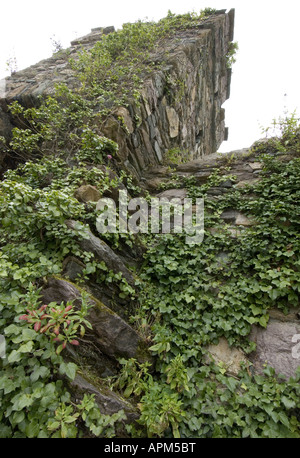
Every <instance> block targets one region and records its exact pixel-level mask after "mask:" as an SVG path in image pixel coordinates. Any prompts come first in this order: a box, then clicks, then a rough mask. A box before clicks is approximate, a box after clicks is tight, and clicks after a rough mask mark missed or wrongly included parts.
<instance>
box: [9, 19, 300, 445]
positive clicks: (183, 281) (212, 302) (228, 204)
mask: <svg viewBox="0 0 300 458" xmlns="http://www.w3.org/2000/svg"><path fill="white" fill-rule="evenodd" d="M212 13H213V11H211V10H204V12H202V13H200V15H196V14H191V13H190V14H187V15H180V16H175V15H173V14H172V13H171V12H169V14H168V16H167V17H166V18H165V19H163V20H161V21H159V23H158V24H154V23H143V22H141V21H140V22H138V23H136V24H133V25H129V24H126V25H125V26H124V28H123V30H122V31H120V32H116V33H112V34H110V35H108V36H105V37H103V40H102V41H101V42H99V43H98V44H96V46H95V47H94V49H93V50H92V51H91V52H90V53H87V52H85V51H83V52H82V53H81V55H80V56H79V59H78V60H77V61H73V62H72V63H71V65H72V66H73V68H74V69H75V71H76V72H77V75H78V79H79V82H80V84H79V86H78V88H77V90H70V89H69V88H68V87H66V86H65V85H59V86H57V89H56V93H55V95H54V96H52V97H48V98H47V99H46V100H41V104H40V106H39V107H35V108H27V109H25V108H24V107H22V106H21V105H20V104H18V103H17V102H15V103H13V104H12V105H11V108H10V109H11V112H12V113H13V115H14V116H16V117H19V126H20V127H19V128H15V129H14V131H13V137H12V140H11V143H10V145H9V148H10V150H11V152H12V154H14V155H18V156H19V157H20V160H21V162H22V163H21V164H20V165H19V166H18V167H17V168H16V169H15V170H8V171H7V172H6V173H5V175H4V178H3V180H2V182H1V183H0V204H1V205H0V214H1V226H0V247H1V249H0V285H1V290H0V311H1V318H0V334H1V335H3V336H5V339H6V356H5V358H1V359H0V394H1V405H0V436H1V437H79V436H82V435H89V436H96V437H114V436H116V435H117V432H116V431H117V428H118V425H119V423H120V422H121V423H122V425H123V426H124V425H125V419H126V418H125V414H124V412H123V411H122V410H121V411H119V412H118V413H116V414H114V415H111V416H108V415H103V414H101V412H100V410H99V407H98V405H97V404H96V402H95V398H94V396H93V395H85V396H84V397H83V398H82V399H81V400H77V399H74V398H73V397H72V393H71V390H70V389H69V388H68V383H66V382H70V381H73V380H74V378H75V376H76V373H77V372H78V365H77V364H76V363H75V362H73V361H70V360H68V359H67V358H64V355H65V354H66V348H67V347H68V345H69V346H70V345H71V346H75V347H76V346H78V344H79V345H80V343H81V340H82V338H83V337H84V334H85V332H86V329H88V328H89V327H90V323H89V322H88V321H87V316H88V298H87V297H86V298H85V297H84V295H83V301H82V307H81V308H80V309H75V308H74V307H73V303H67V304H57V303H52V304H48V305H47V306H46V304H43V303H42V302H41V290H42V288H43V286H44V284H45V282H46V281H47V277H51V276H53V275H58V274H61V272H62V269H63V261H64V259H65V258H66V257H67V256H74V257H76V258H77V259H79V260H80V261H81V262H82V264H83V265H84V266H85V268H84V269H83V272H82V278H81V280H82V281H83V280H84V281H88V280H89V279H90V278H93V279H95V278H96V283H97V284H98V285H99V286H100V287H101V285H103V284H105V283H108V284H111V283H115V284H116V286H117V287H118V288H119V295H120V297H121V298H122V299H128V301H129V300H130V298H132V297H133V296H134V294H135V291H133V289H132V288H131V287H130V286H129V285H128V284H127V283H126V281H125V279H124V278H122V275H118V274H114V273H113V272H111V271H109V269H108V268H107V266H106V265H105V263H99V262H98V261H97V260H96V259H95V258H94V256H93V254H91V253H90V252H85V251H84V250H83V249H82V248H81V245H80V243H79V240H78V238H79V239H80V238H82V239H84V238H85V237H86V236H87V230H91V231H94V232H95V221H96V204H95V203H93V202H88V203H82V202H79V201H78V200H77V199H76V198H75V197H74V192H75V190H76V189H77V188H78V187H79V186H80V185H82V184H90V185H91V186H95V187H96V188H97V189H98V190H99V192H100V193H101V194H104V193H105V192H106V191H112V190H113V189H115V188H117V187H118V186H119V185H120V184H121V183H125V184H126V185H127V187H128V188H129V190H130V191H132V194H134V195H136V194H137V193H138V192H139V191H140V190H139V188H137V187H136V186H135V185H134V183H133V181H132V177H130V176H128V175H126V174H125V173H120V174H119V177H116V178H114V179H112V178H111V174H110V172H112V169H113V164H114V163H113V162H112V160H114V158H116V156H117V151H118V146H117V144H116V143H114V142H113V141H112V140H110V139H108V138H106V137H105V136H103V134H102V131H101V123H102V121H103V117H105V116H106V115H107V114H108V113H109V112H111V110H112V109H113V108H114V107H115V106H117V105H119V104H122V105H124V104H125V105H126V103H127V102H128V100H129V97H136V100H137V103H138V89H139V87H140V84H141V81H142V78H143V77H144V74H145V73H147V72H148V71H151V68H154V67H155V66H156V65H157V64H158V63H157V62H156V63H153V62H152V61H151V53H152V51H153V49H154V48H155V46H156V44H157V43H159V40H162V39H164V38H166V37H167V36H169V35H170V34H171V33H173V31H174V30H178V29H181V28H183V27H192V26H193V25H196V24H198V23H199V21H200V20H203V19H205V17H207V15H208V14H212ZM279 126H280V127H281V130H282V131H281V136H280V137H279V138H276V139H271V140H270V141H269V142H268V143H265V144H263V145H260V146H259V147H257V148H255V149H254V151H253V154H256V155H257V160H259V161H261V163H262V166H263V169H262V170H263V172H262V174H261V177H260V180H259V181H258V182H257V183H255V184H253V185H251V186H248V187H246V188H237V187H235V186H233V187H232V188H231V189H230V190H229V191H228V192H227V193H226V194H224V195H222V196H219V198H218V199H211V198H210V194H209V191H210V190H211V188H212V187H214V186H216V185H218V184H220V183H222V182H224V181H225V180H227V179H228V178H230V180H232V181H233V182H234V180H235V178H234V176H233V175H229V176H228V175H227V176H224V175H221V174H220V173H218V172H213V173H212V174H211V176H210V177H209V178H208V180H207V182H206V183H205V184H203V185H201V186H196V184H195V182H194V181H193V179H186V181H184V186H185V188H187V190H188V195H189V196H190V197H191V198H194V199H195V198H197V197H204V198H205V237H204V240H203V242H202V243H201V244H200V245H199V246H189V245H187V244H186V243H185V237H184V234H182V235H181V234H177V235H175V234H166V235H160V234H159V235H155V234H154V235H151V236H147V237H146V236H145V238H144V240H143V243H144V245H145V246H146V249H147V251H146V253H145V256H144V259H143V261H144V263H143V265H142V267H141V269H140V270H139V271H138V272H136V274H137V284H136V288H137V292H138V298H136V297H135V301H136V308H135V310H134V312H133V313H132V316H131V317H130V319H131V322H134V323H138V324H139V329H138V332H140V334H141V335H143V336H145V335H146V336H147V339H148V340H150V341H151V344H150V345H151V347H150V350H151V352H152V354H153V355H154V356H155V360H156V364H155V367H153V366H150V365H149V364H148V363H140V362H138V361H137V360H135V359H133V358H132V359H129V360H125V359H122V360H120V361H119V364H120V367H121V370H120V373H119V375H118V376H117V377H111V378H110V379H108V380H107V383H108V384H109V386H110V389H112V390H115V391H118V392H119V393H121V394H122V395H123V396H124V397H125V398H126V399H128V400H130V401H132V403H133V404H135V405H136V406H137V408H138V409H139V412H140V416H139V419H138V420H137V421H136V422H135V424H126V425H125V426H124V428H126V434H127V436H128V437H176V438H177V437H182V438H191V437H193V438H202V437H206V438H210V437H296V438H299V437H300V418H299V409H300V401H299V400H300V396H299V394H300V393H299V390H300V388H299V387H300V384H299V381H300V371H299V370H298V371H297V373H296V374H295V377H294V378H291V379H289V380H286V379H284V378H283V377H281V376H280V375H278V374H275V371H274V369H273V368H271V367H268V366H267V367H266V368H265V370H264V373H263V374H260V375H258V374H254V375H253V374H252V368H251V365H250V364H248V365H247V364H245V366H244V367H242V368H241V372H240V374H239V375H238V376H235V377H233V376H231V375H229V374H228V373H227V369H226V367H224V366H223V365H222V364H216V363H215V362H211V363H209V362H208V361H207V346H208V345H209V344H217V343H218V341H219V339H220V338H221V337H225V338H226V339H227V341H228V343H229V345H234V346H236V347H239V348H241V349H242V350H243V351H244V352H245V354H248V353H250V352H251V351H253V350H254V344H253V342H250V341H249V333H250V331H251V327H252V326H253V325H254V324H255V325H258V326H261V327H266V326H267V324H268V320H269V310H270V309H271V308H278V309H280V310H282V311H284V312H286V311H288V310H289V308H292V307H299V292H300V276H299V268H300V264H299V262H300V261H299V253H300V242H299V236H298V234H299V221H300V218H299V216H300V215H299V208H300V206H299V200H300V186H299V185H300V158H299V151H300V146H299V145H300V138H299V121H298V120H297V119H296V117H295V115H293V116H292V117H290V118H286V119H285V120H284V122H283V121H282V120H281V121H279ZM175 153H177V152H175ZM282 155H284V156H287V157H288V159H289V160H287V161H282V160H281V159H280V157H281V156H282ZM173 156H174V151H170V159H172V158H173ZM184 157H185V156H184V155H183V157H182V160H184ZM228 172H230V169H228ZM227 208H236V209H237V210H239V211H242V212H243V214H245V215H247V216H248V217H250V218H253V219H254V220H255V225H253V226H251V227H249V228H247V230H245V231H243V232H242V234H241V236H239V237H238V238H234V239H233V238H232V237H231V234H230V231H229V228H228V227H227V226H226V225H225V224H224V222H223V221H222V218H221V214H222V212H223V211H224V210H225V209H227ZM67 220H75V221H77V226H76V238H75V237H74V231H73V230H72V229H70V228H69V227H68V226H67V224H66V221H67ZM212 229H213V230H212ZM97 235H99V234H97ZM103 237H104V236H103ZM105 240H106V242H107V243H108V244H109V245H110V246H111V247H113V248H115V249H118V248H119V247H120V245H121V244H122V243H125V244H127V246H129V247H132V245H133V243H134V241H135V240H133V239H132V237H131V235H130V234H125V235H120V234H107V235H106V236H105ZM224 252H225V253H226V258H225V260H224V258H222V254H224Z"/></svg>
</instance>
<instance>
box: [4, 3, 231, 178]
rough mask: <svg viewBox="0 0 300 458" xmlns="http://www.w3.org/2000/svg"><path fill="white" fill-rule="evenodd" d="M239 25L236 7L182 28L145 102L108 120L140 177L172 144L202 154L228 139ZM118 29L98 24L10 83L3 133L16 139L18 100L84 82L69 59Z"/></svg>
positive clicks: (163, 55)
mask: <svg viewBox="0 0 300 458" xmlns="http://www.w3.org/2000/svg"><path fill="white" fill-rule="evenodd" d="M233 27H234V10H231V11H230V12H229V13H228V14H226V13H225V10H222V11H218V12H217V13H216V14H215V15H213V16H210V17H209V18H208V19H206V20H205V21H203V22H201V23H199V26H198V27H193V28H191V29H188V30H182V31H180V32H178V34H177V36H176V39H174V38H173V39H170V40H169V41H167V42H166V44H165V46H164V48H163V49H161V51H160V52H159V53H157V54H156V55H154V56H153V60H154V61H162V60H163V62H164V65H163V67H162V70H160V71H157V72H155V73H154V74H153V75H152V76H151V77H149V78H148V79H147V80H146V81H145V82H144V86H143V89H142V91H141V99H140V102H141V103H140V106H139V107H138V106H137V105H136V104H135V103H132V104H131V105H130V106H129V107H127V108H124V107H120V108H119V109H118V110H116V111H115V112H114V113H112V114H111V116H110V117H109V118H108V120H107V122H106V125H105V127H104V129H103V130H104V134H105V135H107V136H108V137H109V138H111V139H113V140H115V141H116V142H117V143H118V145H119V155H120V158H119V159H120V161H121V162H122V163H123V164H124V166H125V167H126V168H127V169H129V170H131V171H132V172H133V173H134V174H135V175H137V176H138V177H139V176H140V175H141V172H142V171H143V170H145V169H147V168H148V167H149V166H153V165H155V164H160V163H162V162H163V158H164V155H165V153H166V151H168V150H170V149H172V148H180V149H183V150H186V151H188V152H189V154H190V157H191V159H195V158H198V157H201V156H203V155H207V154H210V153H213V152H215V151H216V150H217V149H218V147H219V146H220V144H221V143H222V142H223V141H224V140H226V138H227V128H226V127H225V121H224V118H225V115H224V109H223V108H222V105H223V103H224V102H225V100H226V99H227V98H228V97H229V92H230V78H231V70H230V69H229V68H228V67H227V57H226V56H227V53H228V50H229V46H230V42H231V41H232V40H233ZM113 30H114V29H113V28H111V27H108V28H106V29H102V28H98V29H92V31H91V33H90V34H89V35H87V36H85V37H82V38H80V39H77V40H75V41H73V42H72V43H71V47H70V48H69V49H67V50H65V51H61V52H59V53H57V54H55V55H53V57H51V58H49V59H46V60H43V61H41V62H39V63H37V64H36V65H33V66H31V67H29V68H27V69H25V70H22V71H20V72H18V73H16V74H14V75H12V76H11V77H9V78H7V79H6V80H5V81H4V82H3V81H2V86H1V87H2V89H1V91H0V92H1V93H0V135H3V136H4V137H5V138H6V139H9V138H10V133H11V129H12V128H13V127H14V125H15V123H16V121H15V120H14V119H13V118H12V117H11V116H10V114H9V112H8V109H7V106H8V104H9V103H10V102H12V101H13V100H18V101H19V102H20V103H22V104H23V105H24V106H26V107H30V106H34V105H36V104H37V103H38V97H39V96H40V95H44V96H45V95H51V94H52V93H53V91H54V85H55V83H59V82H65V83H66V84H67V85H68V86H70V87H74V86H75V85H76V84H78V81H77V79H76V78H75V77H74V73H73V71H72V70H71V68H70V67H69V64H68V58H69V57H75V58H76V53H78V50H79V49H81V47H84V48H86V49H89V48H91V47H92V46H93V45H94V44H95V43H96V41H98V40H100V39H101V36H102V34H103V33H110V32H112V31H113ZM120 117H122V118H123V121H124V122H123V123H120V121H119V119H118V118H120ZM124 127H125V128H124ZM2 162H3V158H2Z"/></svg>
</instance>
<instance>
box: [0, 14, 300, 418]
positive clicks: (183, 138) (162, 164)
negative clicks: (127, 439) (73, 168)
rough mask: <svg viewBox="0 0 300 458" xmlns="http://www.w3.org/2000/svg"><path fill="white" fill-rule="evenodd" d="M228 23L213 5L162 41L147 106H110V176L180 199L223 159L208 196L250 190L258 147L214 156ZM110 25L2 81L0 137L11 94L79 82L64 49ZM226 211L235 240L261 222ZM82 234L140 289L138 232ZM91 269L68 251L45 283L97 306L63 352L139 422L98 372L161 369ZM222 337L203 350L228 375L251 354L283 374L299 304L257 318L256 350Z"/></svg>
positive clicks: (225, 90) (94, 388) (106, 398)
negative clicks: (108, 237) (113, 242)
mask: <svg viewBox="0 0 300 458" xmlns="http://www.w3.org/2000/svg"><path fill="white" fill-rule="evenodd" d="M233 30H234V10H230V11H229V13H226V12H225V10H224V11H223V10H222V11H218V12H216V13H215V14H214V15H212V16H210V17H209V18H207V19H205V20H204V21H203V22H201V24H199V26H198V27H194V28H191V29H187V30H182V31H179V32H178V34H177V36H176V39H174V38H173V39H171V40H167V41H166V44H165V46H164V47H163V48H162V49H160V51H159V53H156V54H155V55H153V56H151V58H152V59H153V61H161V60H162V59H163V62H164V64H163V67H162V68H161V69H160V70H159V71H157V72H154V73H153V74H152V75H151V77H148V78H147V79H146V80H145V81H144V84H143V87H142V89H141V92H140V94H141V95H140V103H139V104H136V103H135V102H134V101H133V102H132V104H129V105H128V106H126V107H125V106H120V107H118V108H117V109H115V110H113V112H112V113H111V114H110V115H109V116H108V117H107V119H106V121H105V123H104V126H103V128H102V134H103V135H105V136H106V137H108V138H109V139H111V140H113V141H115V142H116V143H117V144H118V147H119V149H118V152H117V158H116V159H117V163H118V167H117V171H116V172H112V171H111V172H110V173H111V174H112V177H114V178H115V177H117V173H118V172H119V171H120V169H123V170H125V171H126V172H130V173H131V174H132V176H133V177H134V180H135V183H136V184H137V185H138V186H139V187H140V188H141V190H142V192H143V193H148V195H150V196H152V197H153V196H155V197H160V198H161V197H164V198H167V199H169V200H170V199H172V198H179V199H181V200H182V201H183V199H184V198H186V197H188V195H189V194H188V192H189V191H188V189H187V187H186V183H187V182H188V180H189V179H192V180H193V185H194V186H196V187H197V186H199V187H200V186H202V185H205V184H206V183H207V182H208V180H209V178H210V176H211V175H212V174H213V173H214V172H216V171H217V172H218V174H219V176H220V177H224V176H226V175H227V174H228V168H230V174H231V176H234V177H235V178H234V179H233V178H226V179H224V180H223V179H222V178H221V179H220V182H219V183H218V184H215V185H212V186H210V187H209V189H208V190H207V195H206V199H208V200H211V201H213V202H218V199H221V198H222V197H223V196H225V195H226V194H227V193H228V192H231V191H233V190H234V189H237V190H241V189H242V190H247V189H248V187H249V186H250V187H251V186H252V185H255V184H257V183H259V182H260V180H261V176H262V172H263V164H262V162H261V160H260V156H259V154H258V153H257V152H255V149H251V148H245V149H243V150H239V151H233V152H230V153H227V154H218V153H216V151H217V150H218V148H219V146H220V145H221V143H222V142H223V141H224V140H226V139H227V136H228V128H227V127H225V113H224V109H223V108H222V105H223V104H224V102H225V100H226V99H228V97H229V95H230V79H231V69H230V68H228V53H229V50H230V46H231V43H232V41H233ZM113 32H114V29H113V28H98V29H93V30H92V31H91V33H90V34H89V35H87V36H85V37H82V38H80V39H77V40H74V41H73V42H72V43H71V47H70V48H69V49H68V50H65V51H60V52H59V53H57V54H55V55H54V56H53V57H51V58H49V59H46V60H44V61H42V62H39V63H38V64H36V65H33V66H32V67H30V68H28V69H25V70H22V71H20V72H17V73H16V74H14V75H12V76H11V77H9V78H7V79H6V80H5V84H3V85H2V94H1V99H0V110H1V111H0V135H2V136H4V138H5V139H6V141H7V142H9V141H10V139H11V133H12V129H13V128H14V127H18V126H19V124H18V120H17V118H16V117H14V116H13V115H12V114H11V113H10V112H9V108H8V107H9V104H10V103H12V102H13V101H18V102H19V103H20V104H22V105H23V106H24V107H26V108H30V107H36V106H38V104H39V97H40V96H42V97H46V96H48V95H52V94H53V91H54V86H55V84H56V83H58V82H64V83H66V84H67V85H68V86H69V87H71V88H76V85H78V80H77V79H76V78H75V76H74V74H73V70H72V69H71V68H70V66H69V64H68V59H69V57H73V58H75V59H76V55H77V53H78V51H79V50H80V49H82V47H83V48H84V49H87V50H89V49H91V48H92V46H93V45H94V44H95V43H96V42H97V41H99V40H101V37H102V36H103V34H108V33H113ZM120 120H121V122H120ZM258 150H259V148H258ZM258 150H257V151H258ZM170 151H177V152H178V154H179V151H184V152H185V154H186V156H185V158H184V159H185V160H181V159H182V158H180V157H179V158H177V159H178V160H177V162H176V160H175V161H174V160H173V161H171V163H170V162H169V161H168V159H169V156H168V153H169V152H170ZM186 152H187V153H186ZM291 157H292V156H290V155H289V154H282V155H281V156H280V159H281V160H282V162H283V163H285V162H288V161H289V160H290V159H291ZM173 159H174V158H173ZM18 162H19V158H18V157H13V156H12V155H11V153H10V152H9V151H8V150H7V149H5V150H4V151H3V154H2V156H1V159H0V165H1V171H2V173H4V172H5V170H7V169H8V168H14V167H16V166H17V164H18ZM120 189H126V187H125V186H124V185H121V184H120V185H119V187H117V189H115V190H114V194H113V195H112V194H111V193H109V192H108V193H107V194H106V195H107V196H110V197H113V198H114V200H116V201H117V197H118V191H119V190H120ZM249 194H251V191H249ZM74 196H75V197H76V199H78V200H79V201H80V202H82V203H83V204H85V205H88V204H89V202H96V201H97V200H99V198H100V197H101V196H102V193H101V192H100V190H98V189H96V188H95V186H92V185H90V184H89V183H82V186H80V187H79V188H78V189H77V191H76V193H75V194H74ZM220 218H221V221H222V224H224V227H225V226H226V230H227V231H228V232H229V234H230V237H231V240H238V239H239V237H241V236H243V235H245V234H246V233H247V231H248V230H250V229H251V227H253V226H255V224H256V221H255V218H251V217H249V216H247V215H245V214H243V213H242V212H241V211H240V210H238V209H236V208H234V207H230V206H229V207H228V208H225V209H223V211H222V212H221V214H220ZM66 226H67V227H68V228H69V229H70V230H72V231H73V232H74V238H75V239H76V233H77V232H76V231H77V230H78V227H77V222H76V221H73V220H68V221H66ZM206 230H207V231H208V232H209V233H210V234H212V235H216V237H218V229H216V228H214V227H211V228H210V227H206ZM79 232H80V231H79ZM78 243H79V245H80V248H81V249H82V250H83V251H85V252H89V253H91V254H93V256H94V257H95V259H96V260H97V261H98V262H100V263H101V262H104V263H105V264H106V265H107V266H108V269H109V270H110V271H112V272H113V273H114V274H120V273H121V274H122V276H123V277H124V278H125V279H126V282H127V284H128V285H130V287H132V288H133V289H134V288H135V281H136V273H135V272H136V271H138V269H139V268H140V266H141V263H142V261H143V255H144V251H143V250H144V247H143V246H142V245H140V244H139V241H138V237H137V243H136V245H135V246H134V247H133V248H132V249H128V248H127V250H126V248H125V250H124V249H123V250H114V249H112V248H111V247H110V246H109V243H107V242H105V241H103V240H101V236H99V234H96V233H95V231H94V230H93V228H91V229H90V231H89V232H88V236H87V237H86V238H85V239H84V240H82V239H80V237H78ZM217 258H218V259H217V262H218V266H219V268H220V269H223V268H224V269H227V268H228V253H227V252H226V247H224V251H220V252H219V253H218V256H217ZM84 268H85V265H84V264H83V263H82V262H81V261H80V260H79V259H78V258H76V256H68V257H66V259H65V260H64V263H63V269H62V271H61V272H60V274H59V275H57V276H51V277H49V278H47V279H46V280H45V284H44V286H43V290H42V300H43V303H45V304H49V303H51V302H57V303H61V302H65V303H66V302H68V301H74V303H75V304H77V305H78V306H79V304H80V303H81V297H82V294H85V293H88V295H89V303H90V304H91V305H93V307H92V308H91V309H90V312H89V320H90V322H91V323H92V330H89V331H88V332H87V337H86V339H84V341H83V342H82V343H81V345H80V346H79V347H78V348H76V349H74V348H68V350H67V356H66V358H67V360H71V361H76V362H77V363H79V364H80V367H81V371H80V373H77V376H76V378H75V379H74V380H73V382H71V383H70V385H71V386H70V389H71V390H72V392H74V393H76V394H75V395H76V396H79V397H80V396H82V395H83V393H87V392H88V393H91V394H94V395H95V396H96V398H95V399H96V401H97V403H98V405H99V407H100V410H101V412H103V413H104V414H109V415H111V414H113V413H115V412H118V411H120V410H121V409H123V410H124V412H125V414H126V415H127V421H128V422H129V423H130V422H134V421H136V420H137V419H138V418H139V411H138V408H137V406H136V405H135V404H132V403H131V402H129V401H128V400H125V398H123V397H122V396H121V395H120V394H118V393H116V392H113V391H111V390H109V389H108V388H107V387H105V385H102V384H101V379H102V378H106V377H117V376H118V372H119V370H120V367H119V364H118V361H119V359H120V358H125V359H130V358H134V359H136V360H137V361H138V362H139V363H141V364H142V363H145V362H146V361H148V362H149V364H151V365H152V367H154V366H155V356H153V355H152V354H151V352H150V350H149V345H150V342H149V340H148V339H147V337H145V336H143V335H141V334H140V333H139V332H138V330H137V329H136V328H135V326H134V324H133V323H132V322H130V320H129V316H130V312H131V310H132V309H134V307H135V304H134V302H131V301H130V300H128V299H127V298H126V299H122V298H121V297H118V292H117V290H116V289H115V287H114V286H113V285H99V284H97V282H96V281H95V282H94V281H91V280H88V281H86V282H85V283H84V284H82V282H81V283H80V285H79V284H77V280H78V277H79V276H80V275H81V274H82V272H83V270H84ZM225 335H226V333H224V336H223V337H221V338H220V339H219V343H217V344H210V345H208V346H207V352H208V354H209V355H210V356H211V358H213V359H214V360H215V361H216V362H217V363H218V364H222V365H223V366H222V367H226V371H227V373H228V374H229V375H232V376H233V377H237V376H238V372H239V370H240V365H241V363H243V364H247V363H250V362H251V370H252V371H254V373H258V374H260V373H262V371H263V368H264V365H265V363H266V362H268V363H269V364H270V365H272V366H273V367H274V368H275V370H276V371H277V372H278V373H281V374H283V375H284V376H285V377H291V376H293V375H294V374H295V371H296V368H297V366H298V362H299V361H298V359H297V358H296V357H295V353H293V352H292V348H293V347H294V346H295V343H296V341H295V340H293V336H295V335H300V324H299V309H297V308H292V309H291V310H290V311H289V313H288V314H284V313H283V312H281V311H278V310H276V309H272V310H271V311H270V319H269V322H268V325H267V326H266V327H264V328H262V327H260V326H257V325H254V326H253V329H252V332H251V336H250V338H251V339H252V340H253V341H254V342H255V343H256V351H255V352H252V353H251V354H250V355H246V354H245V353H244V352H243V351H242V350H241V349H240V348H237V347H234V346H231V345H229V343H228V340H227V339H226V337H225ZM84 368H86V371H85V369H84Z"/></svg>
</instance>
